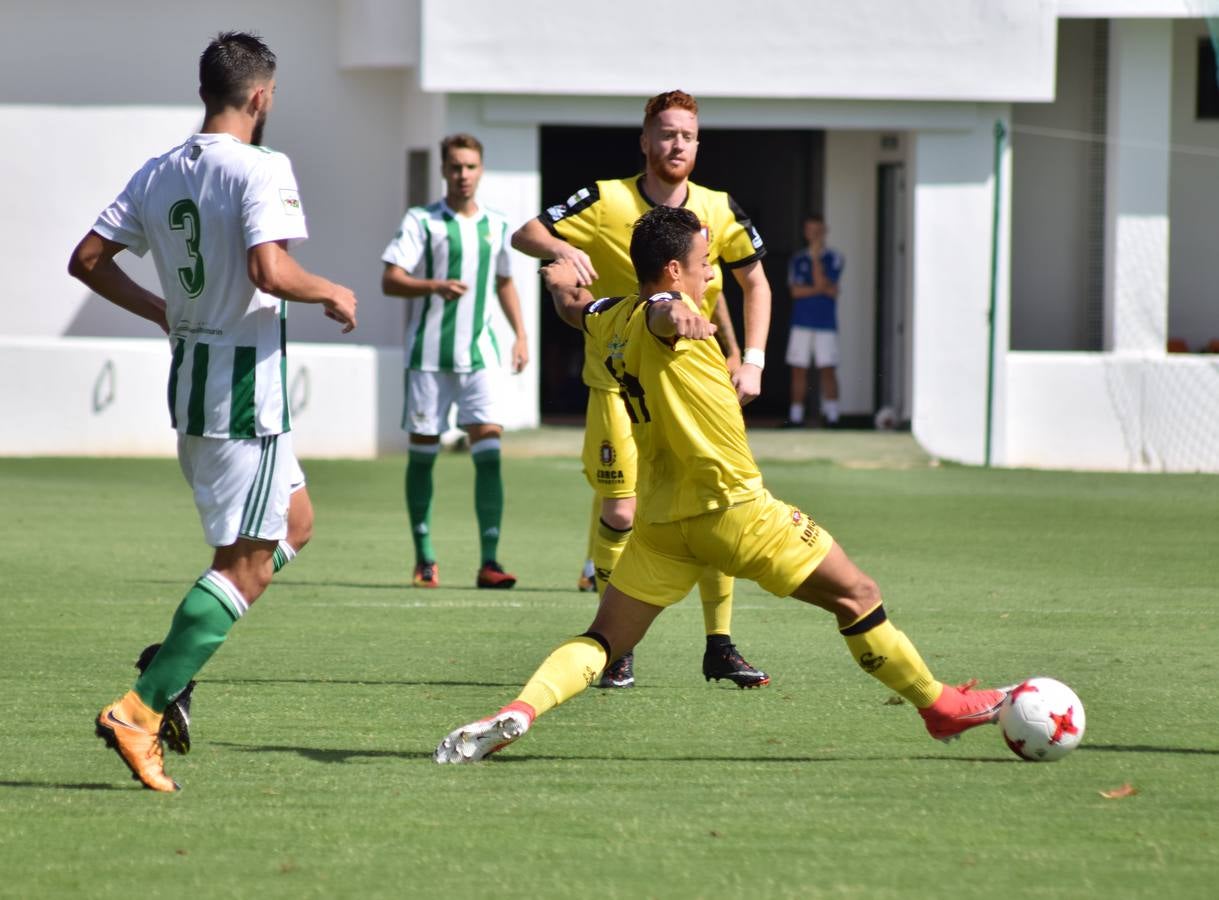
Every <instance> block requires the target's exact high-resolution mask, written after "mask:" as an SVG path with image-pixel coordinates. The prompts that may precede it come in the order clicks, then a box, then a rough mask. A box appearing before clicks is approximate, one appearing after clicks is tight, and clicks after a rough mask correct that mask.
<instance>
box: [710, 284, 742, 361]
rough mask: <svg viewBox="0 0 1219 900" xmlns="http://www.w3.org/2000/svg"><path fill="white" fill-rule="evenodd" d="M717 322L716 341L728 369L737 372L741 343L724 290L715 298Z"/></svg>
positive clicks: (714, 319)
mask: <svg viewBox="0 0 1219 900" xmlns="http://www.w3.org/2000/svg"><path fill="white" fill-rule="evenodd" d="M711 321H712V322H714V323H715V328H716V332H715V341H716V343H717V344H719V345H720V351H721V352H722V353H723V354H724V361H725V362H726V363H727V364H728V371H729V372H735V371H736V370H737V369H738V368H740V366H741V345H740V344H739V343H737V339H736V328H734V327H733V325H732V316H731V315H730V314H729V312H728V301H726V300H725V299H724V294H723V292H721V293H720V295H719V296H718V297H716V298H715V309H714V311H713V312H712V314H711Z"/></svg>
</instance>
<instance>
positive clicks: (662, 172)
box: [648, 154, 695, 184]
mask: <svg viewBox="0 0 1219 900" xmlns="http://www.w3.org/2000/svg"><path fill="white" fill-rule="evenodd" d="M694 159H695V157H694V156H693V155H691V154H687V156H686V159H684V160H682V161H681V162H678V163H672V162H670V161H669V159H668V157H665V156H661V155H659V154H657V155H651V154H649V156H648V170H649V171H651V173H652V174H653V175H655V176H656V177H657V178H659V179H660V180H661V181H664V182H667V183H668V184H677V183H679V182H681V181H684V180H685V179H687V178H689V177H690V173H691V172H693V171H694Z"/></svg>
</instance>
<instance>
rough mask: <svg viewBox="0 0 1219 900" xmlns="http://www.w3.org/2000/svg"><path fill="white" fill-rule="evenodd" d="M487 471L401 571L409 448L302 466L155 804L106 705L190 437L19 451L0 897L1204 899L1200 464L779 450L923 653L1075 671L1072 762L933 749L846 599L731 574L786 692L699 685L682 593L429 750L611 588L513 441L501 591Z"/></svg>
mask: <svg viewBox="0 0 1219 900" xmlns="http://www.w3.org/2000/svg"><path fill="white" fill-rule="evenodd" d="M471 468H472V467H471V466H470V463H469V460H468V458H466V457H463V456H459V455H451V454H445V455H443V456H442V458H441V460H440V462H439V464H438V470H437V475H438V478H437V509H436V514H435V517H434V519H435V520H434V532H435V535H436V542H437V550H438V555H439V557H440V574H441V581H442V586H441V588H440V589H438V590H435V591H430V592H429V591H422V590H413V589H411V588H409V587H407V586H406V582H407V580H408V576H409V566H410V558H409V557H410V554H409V550H408V544H409V539H408V536H407V533H406V527H405V512H404V511H403V508H402V460H400V459H390V460H384V461H377V462H314V463H312V464H309V463H307V464H306V470H307V473H308V475H309V479H310V488H311V493H312V495H313V498H314V502H315V505H316V509H317V524H316V530H315V535H314V541H313V543H312V544H311V545H310V546H309V547H308V548H307V549H306V550H305V551H304V553H303V554H302V555H301V556H300V557H299V558H298V559H297V560H296V562H294V563H293V564H292V566H291V567H290V568H288V569H287V570H285V571H284V572H283V573H282V575H281V576H280V578H279V579H278V580H277V582H276V584H275V585H273V586H272V587H271V589H270V590H269V591H268V592H267V594H266V595H264V597H263V598H262V599H261V600H260V601H259V602H258V603H257V604H256V606H255V607H254V609H253V611H252V613H251V614H250V615H249V616H248V617H247V618H246V619H245V620H243V621H242V622H241V623H240V624H239V625H238V626H237V627H236V628H235V629H234V631H233V634H232V636H231V638H230V640H229V641H228V643H227V645H226V646H225V647H224V648H223V649H222V650H221V651H220V652H219V653H218V654H217V656H216V657H215V658H214V659H213V660H212V661H211V663H210V664H209V665H208V667H207V668H206V669H205V670H204V672H203V674H202V677H201V679H200V685H199V687H198V689H197V690H196V692H195V701H194V710H193V714H194V727H193V735H194V742H195V748H194V750H193V752H192V753H191V755H190V756H189V757H187V758H185V759H183V758H180V757H177V756H173V755H171V756H170V757H169V758H168V760H167V769H168V770H169V772H170V774H172V775H173V776H175V777H176V778H177V779H178V780H179V781H180V782H181V783H182V784H183V785H184V790H183V791H182V792H181V793H180V794H177V795H174V796H160V795H155V794H153V793H151V792H148V791H143V790H141V789H139V787H138V786H137V785H136V784H135V783H134V782H132V781H131V780H130V779H129V776H128V773H127V771H126V769H125V768H124V767H123V766H122V765H121V764H120V763H119V761H118V760H117V758H116V757H115V756H114V755H113V754H112V753H110V752H109V751H106V750H104V748H103V747H102V744H101V742H100V741H98V740H97V739H96V738H94V737H93V727H92V722H91V718H92V717H93V716H94V715H95V714H96V712H97V710H98V709H99V708H100V707H101V706H102V704H104V703H106V702H108V701H109V700H111V699H113V698H114V697H116V696H118V695H119V694H120V693H122V692H123V691H124V690H125V689H126V688H127V687H128V686H129V685H130V682H131V680H132V678H133V676H134V674H135V672H134V669H133V668H132V663H133V662H134V660H135V657H136V654H137V653H138V652H139V650H140V649H141V648H142V647H143V646H144V645H145V644H146V643H150V642H152V641H154V640H159V639H160V638H161V637H162V635H163V634H164V631H165V629H166V627H167V626H168V622H169V618H170V616H171V614H172V611H173V609H174V607H175V606H176V604H177V602H178V600H179V599H180V597H181V596H182V594H183V593H184V591H185V590H186V588H187V587H188V586H189V585H190V583H191V582H192V581H193V580H194V578H195V577H196V576H197V575H198V574H199V573H200V572H201V571H202V569H203V568H204V567H205V564H206V560H207V551H206V548H205V547H204V546H203V543H202V540H201V538H200V536H199V529H198V524H197V521H196V519H195V514H194V510H193V506H192V504H191V501H190V497H189V493H188V491H187V490H186V488H185V485H184V484H183V483H182V481H181V477H180V475H179V474H178V472H177V467H176V463H174V462H173V461H168V460H157V461H135V460H98V459H72V460H4V461H0V509H2V510H3V535H4V537H3V541H2V542H0V560H2V563H0V585H3V591H2V593H0V603H2V604H3V606H2V609H3V611H2V613H0V686H2V692H0V697H3V710H4V719H3V721H4V724H3V726H2V727H0V896H4V897H44V896H45V897H52V896H64V897H67V896H73V897H75V896H82V897H83V896H87V897H131V896H140V897H156V896H173V897H225V898H230V897H258V898H260V900H265V898H270V897H402V896H415V897H432V896H437V897H439V896H447V897H474V896H494V897H662V898H667V897H724V896H734V895H740V896H752V897H834V898H840V897H860V898H910V897H913V898H918V897H945V896H947V897H1005V896H1006V897H1038V898H1041V897H1061V898H1079V897H1106V898H1110V897H1152V896H1154V897H1157V898H1163V900H1168V898H1174V900H1175V898H1182V897H1213V896H1215V894H1214V891H1215V884H1216V881H1217V879H1219V724H1217V723H1219V716H1217V715H1216V709H1215V707H1216V702H1215V698H1216V684H1217V683H1219V665H1217V664H1216V654H1217V653H1219V630H1217V629H1216V627H1215V624H1214V622H1215V612H1216V593H1215V575H1216V563H1217V561H1219V536H1217V535H1219V531H1217V527H1216V526H1217V521H1216V510H1217V509H1219V505H1217V502H1216V501H1217V500H1219V481H1217V480H1216V479H1215V478H1214V477H1205V476H1133V475H1082V474H1064V473H1038V472H1023V471H1013V472H1004V471H984V470H977V469H968V468H960V467H942V468H914V469H905V470H860V469H852V468H847V467H842V466H837V465H831V464H825V463H822V464H810V463H799V464H795V463H767V464H765V465H764V467H763V468H764V472H765V475H766V478H767V482H768V486H769V487H770V489H771V491H772V492H773V493H774V494H775V495H776V496H778V497H781V498H783V499H786V500H789V501H791V502H793V503H796V504H798V505H800V506H801V507H802V508H803V509H805V511H807V512H808V513H809V514H811V515H812V516H814V517H815V518H816V519H817V520H818V521H820V522H821V523H822V524H824V525H825V526H826V527H828V528H829V529H830V531H831V532H832V533H833V534H834V535H835V536H836V537H837V538H838V539H839V541H840V542H841V543H842V544H843V546H844V547H845V548H846V549H847V551H848V552H849V553H851V554H852V556H853V557H854V558H855V559H856V560H857V561H858V562H859V563H860V565H861V566H862V567H863V568H864V569H865V571H867V572H869V573H870V574H872V575H873V576H874V577H875V578H876V579H877V580H878V581H879V583H880V584H881V587H882V590H883V591H884V594H885V597H886V602H887V606H888V608H889V610H890V614H891V616H892V617H893V619H894V621H895V622H896V623H897V624H898V625H899V627H901V628H903V629H904V630H905V631H906V632H907V633H908V634H909V635H910V636H911V638H912V639H913V640H914V641H915V643H916V645H917V646H918V647H919V648H920V650H921V651H922V653H923V654H924V656H925V657H926V658H927V660H928V662H929V663H930V665H931V667H932V669H933V670H934V671H935V672H936V673H937V675H938V676H939V677H941V678H943V679H945V680H964V679H966V678H969V677H978V678H980V679H982V680H983V681H984V682H990V683H1004V682H1008V681H1011V680H1015V679H1019V678H1022V677H1025V676H1029V675H1034V674H1045V675H1051V676H1054V677H1057V678H1060V679H1062V680H1063V681H1066V682H1067V683H1068V684H1070V685H1071V686H1072V687H1074V688H1075V690H1076V691H1077V692H1078V693H1079V694H1080V696H1081V697H1082V698H1083V701H1084V703H1085V704H1086V706H1087V712H1088V731H1087V735H1086V737H1085V741H1084V745H1083V746H1082V747H1081V749H1079V750H1078V751H1076V752H1075V753H1074V754H1073V755H1072V756H1070V757H1068V758H1067V759H1066V760H1064V761H1062V762H1059V763H1054V764H1040V765H1038V764H1030V763H1022V762H1020V761H1018V760H1017V759H1016V758H1015V757H1014V756H1012V755H1011V754H1010V753H1009V752H1008V751H1007V749H1006V748H1005V747H1004V746H1003V745H1002V741H1001V739H1000V737H999V734H998V731H997V730H996V729H991V728H984V729H977V730H975V731H973V732H970V733H968V734H966V735H965V736H964V738H963V739H962V740H961V741H959V742H956V743H955V744H952V745H949V746H945V745H943V744H940V743H937V742H934V741H932V740H931V739H929V738H928V737H927V735H926V733H925V732H924V731H923V729H922V725H921V722H920V720H919V719H918V717H917V716H916V715H915V713H914V711H913V710H912V709H911V708H910V707H909V706H907V705H891V704H888V703H886V700H887V699H888V694H887V693H886V692H885V691H884V689H883V688H882V687H881V686H880V685H879V684H878V683H876V682H874V681H873V680H872V679H870V678H868V677H867V676H865V675H864V674H863V673H861V672H860V671H858V670H857V669H856V667H855V666H854V665H853V664H852V662H851V660H850V657H849V656H848V654H847V652H846V650H845V648H844V647H843V645H842V641H841V640H840V638H839V637H838V636H837V635H836V634H835V631H834V627H833V623H832V621H831V619H830V617H829V616H828V615H826V614H825V613H822V612H820V611H818V610H816V609H813V608H811V607H805V606H803V605H801V604H799V603H797V602H795V601H792V600H780V599H777V598H774V597H771V596H769V595H767V594H765V593H764V592H762V591H761V590H760V589H758V588H757V587H755V586H753V585H751V584H740V585H739V589H738V594H737V598H738V599H737V603H736V612H735V619H734V629H733V631H734V636H735V638H736V640H737V642H738V644H739V645H740V647H741V649H742V650H743V652H744V653H745V655H746V657H747V658H748V659H750V660H751V661H752V662H754V663H755V664H757V665H759V666H760V667H762V668H764V669H765V670H766V671H768V672H769V673H771V675H772V677H773V683H772V684H771V685H770V686H769V687H766V688H764V689H761V690H757V691H750V692H744V691H739V690H736V689H734V688H731V687H729V686H727V683H722V684H721V686H715V685H714V684H712V685H708V684H706V683H704V681H703V679H702V676H701V674H700V661H701V654H702V645H703V637H702V619H701V614H700V610H699V608H698V602H697V600H696V599H694V598H690V599H687V600H686V601H685V602H683V603H681V604H679V605H678V606H677V607H675V608H674V609H672V610H670V611H669V612H667V613H666V614H665V615H664V616H662V617H661V619H660V620H659V621H658V622H657V624H656V626H655V627H654V629H653V632H652V633H651V634H650V635H649V636H648V637H647V639H646V640H645V641H644V642H643V643H642V644H641V645H640V647H639V649H638V653H637V675H638V678H639V685H638V687H637V688H635V689H632V690H627V691H618V692H598V691H589V692H588V693H586V694H585V695H582V696H580V697H578V698H576V699H574V700H572V701H571V702H570V703H568V704H567V705H565V706H563V707H560V708H559V709H557V710H555V711H554V712H552V713H550V714H549V715H547V716H546V717H544V718H543V719H541V720H540V721H539V722H538V724H537V726H536V727H535V729H534V730H533V731H532V732H531V733H530V734H528V735H527V736H526V737H525V738H524V739H522V740H521V741H520V742H519V743H517V744H515V745H513V746H512V747H511V748H509V749H508V750H506V751H505V752H504V753H502V754H500V755H499V756H498V757H496V758H493V759H491V760H488V761H487V762H485V763H483V764H481V765H478V766H471V767H456V766H452V767H444V768H441V767H439V766H436V765H435V764H434V763H433V762H432V761H431V758H430V754H431V751H432V749H433V748H434V746H435V744H436V742H437V741H438V740H439V739H440V738H441V737H442V736H443V735H444V734H445V733H446V732H447V731H449V730H450V729H451V728H453V727H455V726H457V725H459V724H461V723H463V722H465V721H468V720H470V719H472V718H475V717H478V716H481V715H484V714H487V713H489V712H491V711H493V710H495V709H496V708H497V707H498V706H499V705H501V704H502V703H504V702H507V701H508V700H510V699H511V698H512V697H513V696H514V695H515V692H516V689H517V687H518V686H519V685H520V684H521V683H523V681H524V680H525V679H526V678H527V677H528V676H529V674H530V673H531V672H532V671H533V669H534V668H535V666H536V665H537V663H538V662H539V661H540V660H541V659H542V658H543V656H544V655H545V654H546V653H547V652H548V651H549V650H550V648H551V647H553V646H554V645H555V644H556V643H558V642H559V641H560V640H561V639H563V638H565V637H566V636H569V635H571V634H574V633H578V632H580V631H583V630H584V629H585V628H586V627H587V624H588V622H589V620H590V619H591V614H592V601H591V600H590V598H589V596H588V595H586V594H578V593H576V592H575V590H574V582H575V579H576V575H577V574H578V568H579V564H580V562H581V561H582V559H583V556H584V541H585V537H584V535H585V526H586V522H587V509H588V503H589V499H588V497H589V495H588V493H587V491H586V489H585V487H584V486H583V482H582V479H581V476H580V473H579V469H578V462H577V461H575V460H573V459H567V458H560V459H544V458H512V459H508V460H506V462H505V473H506V479H507V490H508V509H507V514H506V519H505V527H504V537H503V541H502V544H501V556H502V559H503V562H504V563H505V565H506V566H507V567H508V568H509V569H510V570H511V571H514V572H516V574H517V575H518V576H519V577H520V585H519V586H518V588H517V589H516V590H515V591H511V592H502V593H501V592H486V591H481V592H480V591H477V590H474V589H473V581H474V574H475V569H476V564H477V562H478V560H477V559H476V536H475V529H474V524H473V509H472V505H473V501H472V486H471V485H472V474H471ZM1126 783H1130V784H1131V785H1133V786H1134V787H1135V788H1136V789H1137V791H1138V793H1137V794H1136V795H1134V796H1131V797H1127V798H1125V799H1106V798H1104V797H1102V796H1101V792H1102V791H1106V790H1110V789H1113V788H1117V787H1119V786H1121V785H1123V784H1126Z"/></svg>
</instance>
